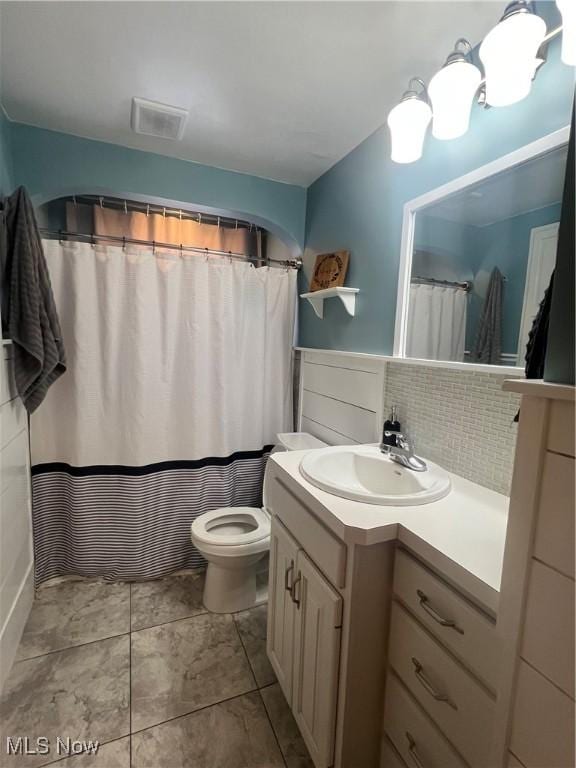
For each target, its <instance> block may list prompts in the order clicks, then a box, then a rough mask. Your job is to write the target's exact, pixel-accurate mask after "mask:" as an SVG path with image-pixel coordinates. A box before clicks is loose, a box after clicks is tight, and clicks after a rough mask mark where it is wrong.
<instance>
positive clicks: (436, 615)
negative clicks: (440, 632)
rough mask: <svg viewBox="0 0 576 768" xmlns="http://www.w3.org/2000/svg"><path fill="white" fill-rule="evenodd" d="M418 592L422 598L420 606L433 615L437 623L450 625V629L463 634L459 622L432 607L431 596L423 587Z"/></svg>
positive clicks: (443, 625)
mask: <svg viewBox="0 0 576 768" xmlns="http://www.w3.org/2000/svg"><path fill="white" fill-rule="evenodd" d="M416 594H417V595H418V597H419V598H420V607H421V608H423V609H424V610H425V611H426V613H427V614H428V615H429V616H431V617H432V618H433V619H434V621H435V622H436V623H437V624H440V626H442V627H449V628H450V629H453V630H455V631H456V632H458V633H459V634H461V635H463V634H464V630H463V629H461V628H460V627H459V626H458V624H456V622H455V621H452V619H445V618H444V617H443V616H440V614H439V613H438V612H437V611H435V610H434V608H432V606H431V605H430V598H429V597H428V595H425V594H424V592H422V590H421V589H417V590H416Z"/></svg>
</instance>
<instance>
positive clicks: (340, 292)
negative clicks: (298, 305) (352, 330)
mask: <svg viewBox="0 0 576 768" xmlns="http://www.w3.org/2000/svg"><path fill="white" fill-rule="evenodd" d="M359 290H360V289H359V288H325V289H324V290H322V291H313V292H312V293H301V294H300V298H301V299H308V301H309V302H310V304H312V309H313V310H314V312H315V313H316V315H317V316H318V317H319V318H320V319H322V318H323V317H324V299H331V298H332V297H333V296H338V297H339V298H340V301H341V302H342V304H344V309H345V310H346V312H348V314H349V315H350V316H351V317H354V313H355V312H356V294H357V293H358V291H359Z"/></svg>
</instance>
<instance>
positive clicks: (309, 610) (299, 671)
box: [292, 550, 342, 768]
mask: <svg viewBox="0 0 576 768" xmlns="http://www.w3.org/2000/svg"><path fill="white" fill-rule="evenodd" d="M297 566H298V567H297V576H296V579H295V582H294V589H293V595H294V599H295V606H296V611H295V620H294V684H293V697H292V712H293V713H294V717H295V718H296V722H297V723H298V726H299V728H300V732H301V733H302V736H303V737H304V741H305V742H306V745H307V747H308V750H309V751H310V756H311V757H312V760H313V761H314V765H315V766H316V768H328V766H331V765H332V764H333V761H334V731H335V724H336V702H337V694H338V663H339V658H340V632H341V628H340V625H341V621H342V618H341V617H342V598H341V597H340V596H339V595H338V593H337V592H336V591H335V590H334V589H333V588H332V587H331V586H330V584H329V583H328V582H327V581H326V579H325V578H324V576H322V574H321V573H320V572H319V571H318V569H317V568H316V566H314V565H313V564H312V562H311V560H310V559H309V558H308V557H306V555H305V554H304V552H303V551H302V550H300V551H299V552H298V559H297Z"/></svg>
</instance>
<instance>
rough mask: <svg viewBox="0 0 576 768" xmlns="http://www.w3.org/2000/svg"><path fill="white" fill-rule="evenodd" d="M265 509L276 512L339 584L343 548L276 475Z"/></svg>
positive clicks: (342, 578) (343, 568)
mask: <svg viewBox="0 0 576 768" xmlns="http://www.w3.org/2000/svg"><path fill="white" fill-rule="evenodd" d="M266 503H267V505H268V509H269V511H270V512H271V513H272V514H273V515H277V516H278V517H279V518H280V520H282V522H283V523H284V525H285V526H286V528H288V530H289V531H290V533H291V534H292V535H293V536H294V537H295V538H296V539H298V541H299V543H300V544H301V545H303V546H305V548H306V552H307V553H308V554H309V555H310V557H311V558H312V560H313V561H314V562H315V563H316V565H317V566H318V567H319V568H320V570H321V571H322V572H323V573H324V575H325V576H327V578H328V579H329V581H331V582H332V584H334V586H336V587H343V586H344V581H345V572H346V547H345V545H344V544H343V543H342V542H341V541H338V539H337V538H335V537H334V536H333V535H332V534H331V533H330V531H329V530H328V529H327V528H325V527H324V526H323V525H322V523H321V522H320V521H319V520H317V519H316V518H315V517H314V515H313V514H312V512H310V511H309V510H308V509H306V507H305V506H304V505H303V504H301V503H300V501H299V500H298V499H297V498H296V496H295V495H294V494H293V493H292V492H291V491H289V490H288V488H286V486H285V485H284V483H283V482H282V481H281V480H278V478H274V479H273V480H272V483H271V484H270V487H269V488H268V489H267V500H266Z"/></svg>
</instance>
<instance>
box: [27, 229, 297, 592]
mask: <svg viewBox="0 0 576 768" xmlns="http://www.w3.org/2000/svg"><path fill="white" fill-rule="evenodd" d="M44 248H45V253H46V259H47V263H48V268H49V271H50V278H51V281H52V286H53V290H54V295H55V299H56V305H57V308H58V312H59V315H60V320H61V325H62V333H63V336H64V343H65V346H66V350H67V352H68V357H69V366H68V372H67V373H66V375H65V376H63V377H62V378H61V379H60V380H59V381H58V382H57V383H56V384H55V385H54V386H53V387H52V388H51V390H50V392H49V393H48V396H47V398H46V400H45V401H44V403H43V404H42V406H41V407H40V408H39V409H38V411H37V412H36V413H35V414H34V415H33V418H32V421H31V452H32V485H33V525H34V548H35V567H36V581H37V583H38V582H41V581H44V580H46V579H48V578H51V577H54V576H62V575H65V574H78V575H83V576H102V577H104V578H108V579H150V578H158V577H160V576H162V575H165V574H166V573H169V572H171V571H174V570H177V569H181V568H188V567H196V566H200V565H202V564H203V561H202V558H201V556H200V555H199V553H198V552H197V551H196V550H195V549H194V548H193V546H192V544H191V541H190V524H191V523H192V521H193V520H194V519H195V517H197V516H198V515H199V514H201V513H202V512H205V511H207V510H209V509H214V508H216V507H220V506H238V505H258V504H260V503H261V488H262V477H263V471H264V467H265V462H266V458H267V454H268V453H269V451H270V447H271V445H272V444H273V443H274V442H275V438H276V433H277V432H280V431H285V430H286V429H289V426H290V423H291V418H292V415H291V413H292V408H291V344H292V335H293V324H294V312H295V302H296V273H295V271H294V270H291V271H286V270H284V269H274V268H267V267H263V268H259V269H256V268H254V267H253V266H252V265H251V264H249V263H247V262H235V263H230V262H229V260H228V259H220V258H217V257H210V259H208V260H207V259H205V258H204V257H199V256H196V255H194V256H190V257H187V256H186V255H185V254H183V255H180V254H179V253H176V254H175V253H174V252H168V251H165V252H161V251H160V252H159V251H158V250H156V251H153V250H152V249H151V248H135V247H129V246H126V248H125V249H122V248H121V247H116V246H100V245H98V246H92V245H90V244H85V243H74V242H64V243H58V242H57V241H45V242H44Z"/></svg>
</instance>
